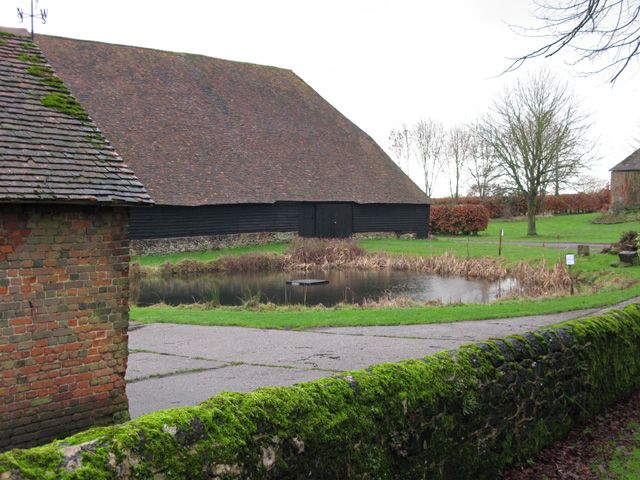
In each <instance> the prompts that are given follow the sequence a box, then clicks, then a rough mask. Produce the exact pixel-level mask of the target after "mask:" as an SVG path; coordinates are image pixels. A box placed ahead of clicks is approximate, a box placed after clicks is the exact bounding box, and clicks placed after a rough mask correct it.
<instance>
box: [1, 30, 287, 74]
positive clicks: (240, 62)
mask: <svg viewBox="0 0 640 480" xmlns="http://www.w3.org/2000/svg"><path fill="white" fill-rule="evenodd" d="M0 28H1V27H0ZM25 31H26V30H25ZM27 34H28V32H27ZM38 37H48V38H57V39H60V40H73V41H76V42H86V43H93V44H98V45H109V46H114V47H124V48H130V49H136V50H147V51H151V52H158V53H172V54H174V55H187V56H193V57H204V58H208V59H212V60H218V61H221V62H228V63H235V64H239V65H249V66H253V67H261V68H272V69H275V70H282V71H284V72H291V73H293V74H295V72H294V71H293V70H292V69H291V68H287V67H278V66H276V65H266V64H264V63H256V62H245V61H241V60H231V59H229V58H221V57H214V56H211V55H207V54H204V53H196V52H181V51H176V50H164V49H162V48H154V47H145V46H141V45H126V44H124V43H113V42H107V41H103V40H90V39H86V38H73V37H63V36H60V35H47V34H42V33H36V35H35V42H36V43H38Z"/></svg>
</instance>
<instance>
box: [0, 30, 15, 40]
mask: <svg viewBox="0 0 640 480" xmlns="http://www.w3.org/2000/svg"><path fill="white" fill-rule="evenodd" d="M0 37H5V38H15V37H16V35H14V34H13V33H9V32H2V31H0Z"/></svg>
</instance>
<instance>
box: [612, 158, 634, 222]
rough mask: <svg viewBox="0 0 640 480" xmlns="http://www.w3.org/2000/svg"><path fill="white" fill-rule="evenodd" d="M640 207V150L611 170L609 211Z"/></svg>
mask: <svg viewBox="0 0 640 480" xmlns="http://www.w3.org/2000/svg"><path fill="white" fill-rule="evenodd" d="M639 207H640V149H638V150H636V151H635V152H633V153H632V154H631V155H629V156H628V157H627V158H625V159H624V160H623V161H621V162H620V163H619V164H617V165H616V166H615V167H613V168H612V169H611V210H613V211H615V210H619V209H621V208H639Z"/></svg>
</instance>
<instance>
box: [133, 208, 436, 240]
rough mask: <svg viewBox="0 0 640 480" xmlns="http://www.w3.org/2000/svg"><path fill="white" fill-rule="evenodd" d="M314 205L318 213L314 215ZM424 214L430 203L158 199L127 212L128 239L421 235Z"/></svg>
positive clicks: (423, 234) (425, 220) (426, 215)
mask: <svg viewBox="0 0 640 480" xmlns="http://www.w3.org/2000/svg"><path fill="white" fill-rule="evenodd" d="M333 207H335V208H333ZM347 210H348V211H347ZM318 211H320V212H321V214H320V215H319V216H316V215H317V212H318ZM334 217H335V218H334ZM323 218H324V219H325V220H327V221H330V222H332V221H333V220H336V221H339V222H340V223H341V225H340V226H337V227H334V228H338V230H337V231H332V230H331V223H328V224H325V225H326V226H325V227H323V226H322V219H323ZM428 219H429V206H428V205H415V204H364V205H361V204H355V203H348V202H343V203H311V202H277V203H274V204H239V205H208V206H200V207H180V206H166V205H159V206H156V207H154V208H150V209H143V210H139V209H135V210H133V211H132V212H131V223H130V236H131V238H133V239H150V238H175V237H190V236H201V235H225V234H230V233H251V232H298V233H299V234H300V235H301V236H304V237H314V236H342V237H344V236H350V235H351V233H366V232H396V233H416V235H417V236H418V237H419V238H424V237H426V236H427V225H428ZM319 222H320V223H319ZM346 227H348V229H345V228H346ZM323 228H324V230H323ZM327 228H328V229H329V230H327Z"/></svg>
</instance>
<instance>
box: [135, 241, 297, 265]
mask: <svg viewBox="0 0 640 480" xmlns="http://www.w3.org/2000/svg"><path fill="white" fill-rule="evenodd" d="M286 247H287V244H286V243H269V244H265V245H251V246H248V247H233V248H221V249H220V250H211V251H208V252H184V253H169V254H166V255H145V256H136V257H133V258H132V259H131V261H133V262H139V263H140V265H141V266H143V267H157V266H160V265H162V264H163V263H165V262H170V263H176V262H179V261H180V260H187V259H188V260H196V261H198V262H210V261H211V260H215V259H217V258H220V257H225V256H230V255H234V256H239V255H245V254H247V253H258V252H274V253H282V252H284V250H285V248H286Z"/></svg>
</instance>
